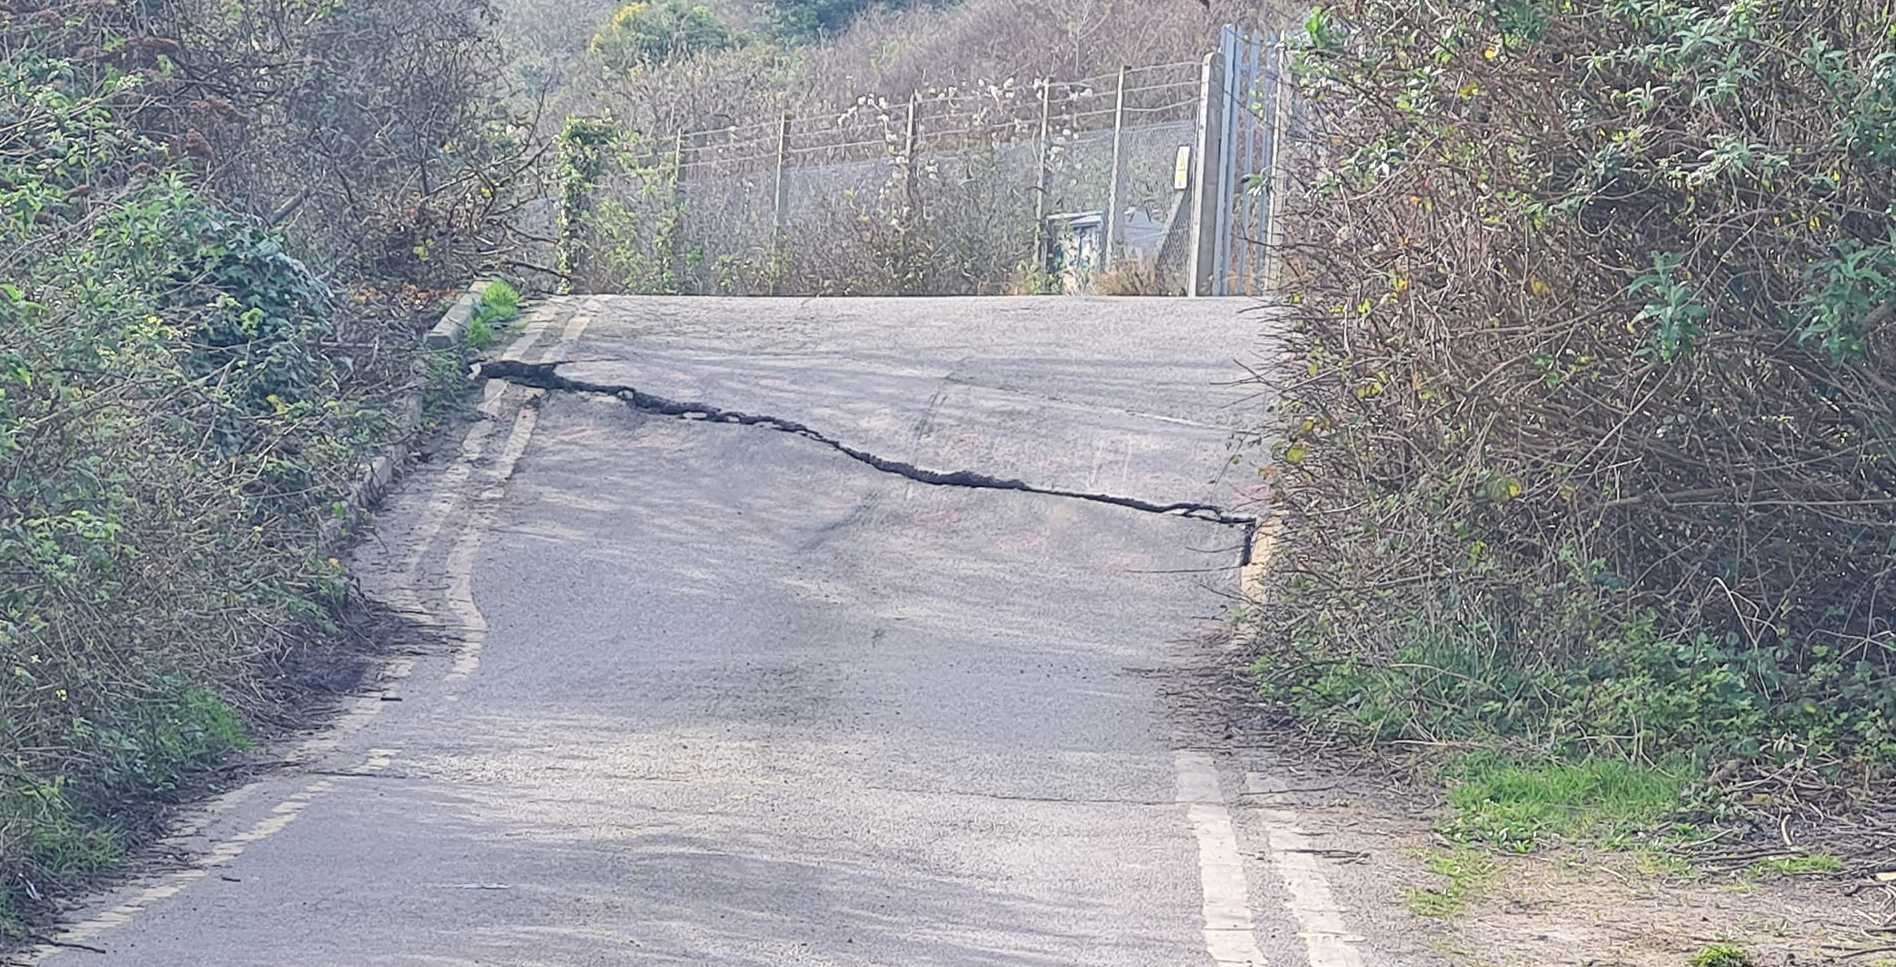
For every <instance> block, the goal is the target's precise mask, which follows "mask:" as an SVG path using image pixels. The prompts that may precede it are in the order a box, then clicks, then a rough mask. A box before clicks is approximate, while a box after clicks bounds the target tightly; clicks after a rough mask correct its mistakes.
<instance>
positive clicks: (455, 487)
mask: <svg viewBox="0 0 1896 967" xmlns="http://www.w3.org/2000/svg"><path fill="white" fill-rule="evenodd" d="M594 305H595V304H593V303H589V304H588V305H587V308H588V309H589V310H590V309H592V308H593V307H594ZM554 315H555V313H552V312H549V311H546V310H544V309H543V310H541V311H539V312H536V313H534V315H533V316H532V317H530V318H529V320H528V323H527V328H526V330H525V331H524V332H523V333H522V334H521V337H520V338H519V339H518V340H516V341H515V343H514V344H513V345H512V346H510V347H508V349H507V351H506V353H504V354H503V356H502V358H504V359H512V360H518V359H521V358H523V357H524V355H525V354H526V352H527V351H528V350H529V349H530V348H531V347H532V346H533V345H535V344H536V343H537V342H538V341H539V339H540V337H541V335H542V334H543V333H544V331H545V330H546V328H547V327H548V326H549V325H550V324H551V322H552V318H553V316H554ZM590 322H591V315H590V312H588V313H581V314H576V315H575V317H574V318H573V319H571V320H569V321H568V323H567V325H566V328H565V330H564V331H563V332H562V334H561V339H560V341H559V344H558V345H557V346H555V347H554V349H553V351H554V352H564V351H567V350H570V349H571V348H572V346H573V344H574V343H576V342H578V340H579V337H580V336H581V335H583V334H584V333H585V331H586V327H587V325H589V324H590ZM549 355H550V354H549ZM509 389H511V387H510V386H508V385H507V384H500V383H489V384H488V385H487V389H486V392H485V397H484V399H483V401H482V404H481V407H480V409H481V412H482V414H483V415H485V416H487V417H488V419H487V420H485V421H483V422H482V423H481V424H480V425H479V426H476V427H474V428H473V429H472V430H470V431H469V432H468V435H467V437H466V438H465V439H464V440H463V441H462V444H461V456H460V459H459V460H457V461H456V462H455V465H454V466H452V467H450V468H448V470H447V471H446V472H445V473H444V474H443V475H442V478H441V480H440V481H439V482H438V484H437V488H436V496H435V497H434V499H433V500H431V501H430V502H429V504H428V507H427V509H426V510H425V511H424V512H423V516H422V523H421V526H420V527H419V528H418V529H417V531H416V533H415V535H414V537H413V538H412V540H411V545H412V546H411V548H410V550H409V553H408V556H407V561H406V566H405V567H404V568H403V570H402V574H401V576H400V578H399V579H398V580H397V582H396V587H394V588H392V589H390V591H389V598H390V602H389V603H390V604H391V605H394V606H395V607H397V608H399V609H402V610H404V611H408V612H410V613H413V614H421V613H422V612H423V611H424V610H425V608H424V605H423V604H422V601H421V597H420V594H419V592H418V591H417V585H418V584H419V581H420V571H421V568H422V564H423V561H424V560H425V559H426V556H427V550H428V547H429V545H431V544H432V543H433V542H434V540H435V538H436V537H438V536H439V535H440V533H441V531H442V530H443V529H444V528H445V527H446V525H447V522H448V520H449V519H450V518H451V516H452V515H453V512H454V510H455V509H456V507H457V505H458V503H459V500H458V499H457V495H458V494H460V493H462V492H463V491H464V489H465V484H466V483H467V481H468V479H469V478H470V477H471V476H472V475H473V472H474V467H475V465H476V464H477V463H478V462H479V461H480V460H481V459H482V458H483V457H484V456H485V455H486V452H487V446H488V444H489V442H490V441H491V439H492V438H493V436H494V434H495V433H496V432H497V431H498V424H497V423H495V422H494V419H495V418H497V417H498V416H499V415H500V414H501V413H502V412H503V410H504V404H505V403H506V402H507V390H509ZM534 392H535V393H537V392H538V391H534ZM537 415H538V414H537V413H535V412H534V411H533V410H531V409H528V408H525V407H523V408H522V409H521V410H520V412H519V413H518V414H517V415H516V419H515V422H514V430H513V433H511V434H510V435H509V436H508V438H507V444H506V446H505V447H504V448H503V450H502V457H501V461H500V466H499V467H497V468H496V474H495V482H496V485H499V484H503V483H505V481H506V480H507V479H508V478H509V477H511V476H512V475H513V468H514V467H515V466H516V465H517V464H518V463H519V460H520V456H521V454H522V453H524V452H525V450H526V446H527V442H528V439H529V438H530V437H531V436H532V433H533V425H534V422H535V419H536V418H537ZM493 493H494V491H493V490H492V489H489V490H487V491H484V492H483V493H482V494H481V495H480V497H481V498H483V499H484V498H488V497H489V496H490V495H492V494H493ZM490 517H491V514H484V515H482V518H481V520H480V521H478V522H476V523H477V525H478V526H473V525H471V526H468V528H467V530H468V531H484V530H485V529H486V528H487V527H489V526H491V523H492V522H491V520H490V519H488V518H490ZM465 537H466V535H465V533H464V534H463V539H465ZM458 546H459V543H458V542H457V547H458ZM474 550H476V551H478V542H476V544H475V547H474ZM451 557H452V555H451ZM468 565H469V570H470V571H471V565H472V553H471V552H470V554H469V555H468ZM458 582H459V578H458V577H457V586H458ZM471 593H472V592H471V583H470V585H469V595H470V597H469V604H470V605H471V603H472V599H471ZM474 615H475V616H476V617H479V611H478V609H476V610H475V611H474ZM481 627H482V629H483V633H484V629H485V620H484V619H483V620H482V621H481ZM478 655H479V651H478V648H476V650H475V651H474V655H473V659H472V660H473V663H475V664H478V661H479V657H478ZM467 660H468V658H467V655H466V654H465V653H464V654H463V655H462V656H461V657H460V658H457V660H456V661H455V664H454V667H453V669H452V670H450V672H449V673H448V678H449V679H450V680H452V679H454V678H455V677H457V676H464V675H465V672H464V671H463V667H464V663H465V662H466V661H467ZM414 670H415V659H413V658H399V659H395V660H392V661H390V662H388V663H387V664H385V665H384V666H383V668H382V673H381V676H380V681H381V682H382V683H383V684H384V685H393V684H394V683H398V682H401V681H402V680H404V679H406V678H408V677H409V676H410V675H411V674H413V673H414ZM467 670H469V671H471V667H470V668H468V669H467ZM388 691H389V689H388V688H383V689H381V690H378V691H377V692H375V693H374V694H369V695H360V696H357V697H356V698H355V699H354V700H353V701H351V702H350V703H349V705H348V708H347V709H346V711H344V712H343V714H342V715H341V716H340V717H339V718H337V719H336V721H335V722H333V723H331V724H330V726H329V727H328V728H326V729H324V730H323V732H322V733H321V734H319V735H315V736H312V737H310V738H309V739H306V740H305V741H303V742H302V743H300V744H298V745H297V747H296V748H295V750H294V751H293V753H292V754H291V756H290V758H291V759H292V760H293V761H296V762H299V763H308V762H312V761H315V760H317V759H320V758H322V757H323V756H326V755H328V754H330V753H333V752H335V751H336V749H337V748H338V746H339V745H340V744H341V742H342V740H343V739H344V738H346V737H347V736H349V735H352V734H354V733H356V732H359V731H361V729H362V727H363V726H365V725H367V724H368V723H369V721H370V720H372V719H373V718H375V716H377V715H379V714H381V712H382V710H383V709H384V708H386V707H388V703H387V702H385V701H384V700H383V696H384V695H385V694H387V693H388ZM393 756H394V753H393V752H391V751H389V750H387V749H371V750H369V752H368V757H367V759H366V760H365V761H364V762H363V764H362V765H361V766H360V767H359V768H358V770H357V771H358V772H360V773H365V774H367V773H376V772H381V771H382V770H384V769H386V768H388V765H389V763H390V762H391V761H392V759H393ZM261 788H263V786H262V782H261V781H259V782H256V783H252V784H250V785H247V786H243V787H241V788H239V789H236V790H233V791H232V792H230V793H227V794H225V795H223V796H220V797H218V798H217V799H215V800H213V801H212V802H211V803H210V804H209V805H208V806H206V807H205V808H204V809H203V810H201V811H200V813H199V815H198V816H197V817H196V818H195V819H193V820H191V821H190V822H189V823H187V825H185V826H184V827H181V828H180V829H178V830H177V831H176V832H174V833H173V834H172V835H171V836H169V837H167V838H166V839H165V842H166V843H171V844H181V843H182V842H184V841H185V840H189V839H191V838H194V837H196V836H197V835H199V834H200V833H201V832H202V831H203V830H204V829H205V828H206V827H207V826H209V824H210V823H211V822H212V821H213V820H215V819H216V818H217V817H218V816H220V815H222V814H224V813H226V812H229V811H230V810H232V809H233V808H234V807H236V806H237V805H238V804H240V803H242V802H244V801H245V800H248V799H251V798H253V797H254V796H255V794H256V792H257V790H259V789H261ZM335 788H336V781H335V780H333V779H320V780H317V781H315V782H311V783H310V784H308V785H306V786H304V787H303V788H302V789H301V790H299V791H297V792H296V793H294V794H292V795H291V796H290V797H289V798H287V799H285V800H284V801H282V802H280V803H278V804H276V805H275V806H273V807H271V809H270V812H269V813H268V814H267V815H265V816H264V817H263V818H262V819H260V820H258V821H257V822H256V823H255V824H254V825H252V826H251V827H250V828H249V829H247V830H245V831H243V832H241V833H238V834H237V835H235V836H232V837H230V838H228V839H225V840H223V841H221V842H219V843H218V844H217V845H215V846H213V847H212V848H211V849H210V850H209V852H208V853H206V854H205V855H204V857H203V858H202V859H201V860H199V861H198V862H197V864H196V865H194V866H193V867H192V868H190V869H185V870H178V871H175V872H173V873H170V874H167V875H165V876H164V877H162V878H161V879H160V880H159V881H158V882H157V883H155V884H153V885H151V886H149V887H146V888H145V889H143V890H140V891H139V892H138V893H136V894H134V895H133V896H132V897H131V898H130V899H127V900H126V901H125V902H123V903H120V904H119V905H118V906H115V907H113V908H112V909H110V910H107V911H105V912H103V913H100V914H98V915H96V916H93V917H90V918H88V919H86V920H83V921H81V922H79V923H75V924H73V925H71V926H69V927H67V928H66V929H64V930H61V931H60V932H59V935H58V936H57V937H56V938H54V939H56V940H58V941H59V942H60V943H64V944H90V943H91V942H92V941H94V940H95V939H96V938H98V937H99V936H100V935H101V934H103V933H105V932H107V931H109V930H111V929H113V928H115V927H118V926H120V925H123V924H125V923H127V922H129V921H130V920H131V919H132V918H133V917H134V916H136V915H137V914H139V913H140V912H142V911H144V910H145V909H147V908H148V907H151V906H152V905H154V904H156V903H158V902H160V901H162V900H167V899H170V898H171V897H174V896H177V895H178V894H179V893H182V892H184V890H185V889H186V888H188V887H189V886H190V885H191V884H193V883H195V882H197V881H199V880H202V879H204V878H205V877H206V876H208V875H209V874H210V871H211V870H213V869H215V868H217V867H219V866H223V865H225V864H228V863H230V862H232V861H233V860H235V859H237V857H239V856H241V855H243V853H244V850H246V849H248V848H249V847H250V845H251V844H252V843H256V842H259V841H261V840H264V839H267V838H269V837H271V836H274V835H276V834H277V833H279V832H282V831H283V830H284V829H285V828H287V827H288V826H289V825H290V824H291V823H293V822H295V821H296V819H297V817H298V816H301V815H302V814H303V811H304V810H305V809H308V808H309V806H310V805H311V804H312V803H314V802H315V801H316V800H317V799H319V798H321V797H322V796H324V795H325V794H327V793H329V792H330V791H332V790H334V789H335ZM70 949H71V948H68V947H60V946H57V945H54V944H42V945H40V946H38V947H35V948H33V949H32V950H30V951H28V952H27V953H26V955H25V963H28V964H39V963H41V962H43V961H45V960H47V959H49V958H51V957H54V956H56V955H58V954H60V953H63V952H67V951H69V950H70Z"/></svg>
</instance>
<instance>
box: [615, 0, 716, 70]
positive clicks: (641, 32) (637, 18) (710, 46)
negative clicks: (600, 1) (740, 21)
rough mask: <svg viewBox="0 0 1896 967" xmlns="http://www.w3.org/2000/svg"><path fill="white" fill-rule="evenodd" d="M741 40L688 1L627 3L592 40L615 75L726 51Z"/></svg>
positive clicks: (711, 15)
mask: <svg viewBox="0 0 1896 967" xmlns="http://www.w3.org/2000/svg"><path fill="white" fill-rule="evenodd" d="M737 44H738V37H737V35H736V34H735V33H733V32H732V30H731V28H730V27H728V26H725V24H724V22H723V21H721V20H719V19H718V17H717V15H716V14H714V13H712V12H711V11H710V10H708V9H706V8H705V7H703V6H701V5H699V4H694V3H688V2H686V0H659V2H657V3H628V4H626V5H625V6H623V7H620V8H619V10H618V12H617V13H614V14H613V15H612V18H611V19H610V20H607V21H606V25H605V26H604V27H601V28H600V29H599V33H598V34H596V35H595V36H594V37H593V41H592V52H593V54H594V55H595V56H597V57H599V58H600V60H602V61H604V62H605V64H606V66H607V67H609V68H611V69H612V70H615V71H627V70H631V69H633V68H635V67H649V66H651V65H653V64H663V63H666V62H667V61H673V60H677V59H678V58H680V57H685V56H688V55H691V54H701V53H707V52H711V51H719V50H726V49H729V48H731V47H735V46H737Z"/></svg>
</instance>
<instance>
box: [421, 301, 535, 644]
mask: <svg viewBox="0 0 1896 967" xmlns="http://www.w3.org/2000/svg"><path fill="white" fill-rule="evenodd" d="M557 308H558V306H557V305H547V306H542V307H540V308H539V309H536V310H535V311H534V312H533V313H532V315H530V316H528V317H527V325H526V329H525V330H524V331H522V332H521V334H520V338H518V339H516V340H514V341H513V344H512V345H510V346H508V347H507V350H506V352H503V353H501V356H500V358H502V359H505V360H509V361H512V362H520V361H522V360H524V359H525V358H526V354H527V352H528V351H529V350H531V349H532V348H533V347H534V346H536V345H538V344H539V342H540V337H541V336H542V335H543V334H545V332H546V330H547V328H548V327H550V326H551V325H552V324H553V319H554V317H555V316H556V315H557V313H556V312H555V311H554V310H556V309H557ZM488 386H489V389H488V391H487V395H486V397H485V398H484V399H483V400H482V403H481V410H482V412H483V414H486V415H490V416H491V415H493V414H490V413H488V410H489V408H490V407H493V406H494V405H495V403H496V402H497V395H498V391H499V390H501V389H505V386H504V385H497V384H493V383H490V384H488ZM498 412H499V410H498V409H495V410H493V413H498ZM497 431H498V426H497V425H496V424H495V423H494V421H493V420H492V419H488V420H483V421H481V423H480V424H479V425H477V426H475V427H474V428H472V429H470V430H469V431H468V433H467V436H466V437H464V438H463V439H462V440H461V458H460V459H459V460H456V461H455V462H454V465H453V466H451V467H449V468H448V469H447V470H445V471H443V472H442V475H441V479H440V480H439V481H437V482H436V484H435V490H434V494H433V496H432V498H431V499H430V500H429V501H428V506H427V507H426V508H425V509H424V510H423V511H422V514H421V526H420V527H417V528H416V529H415V533H414V534H413V535H412V536H411V537H410V539H409V547H408V554H407V557H406V559H405V560H406V563H405V564H404V565H403V567H402V570H401V574H400V575H398V576H397V577H396V580H395V584H394V587H392V588H390V589H389V590H388V592H387V594H388V603H389V605H390V606H391V607H393V608H395V610H397V611H400V612H402V613H404V614H410V615H421V614H424V613H426V611H427V606H426V605H424V604H423V603H422V600H421V592H420V590H419V587H420V584H421V568H422V564H423V563H424V562H425V561H426V560H427V557H428V549H429V548H430V547H433V546H434V542H435V539H436V538H438V537H440V536H441V531H442V530H443V529H444V528H445V527H446V526H447V522H448V520H449V519H450V517H452V516H453V514H454V511H455V510H456V509H458V508H459V507H460V505H461V501H462V495H463V494H464V493H465V492H466V489H467V487H466V484H467V479H468V477H470V476H472V475H473V472H474V464H475V463H476V462H478V461H479V460H480V458H481V457H482V456H483V455H484V454H485V453H486V451H487V444H488V442H489V441H490V440H491V439H492V438H493V436H494V434H495V433H496V432H497Z"/></svg>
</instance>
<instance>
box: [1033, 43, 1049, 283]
mask: <svg viewBox="0 0 1896 967" xmlns="http://www.w3.org/2000/svg"><path fill="white" fill-rule="evenodd" d="M1052 131H1053V78H1051V77H1046V78H1042V79H1041V81H1040V144H1039V147H1038V150H1037V151H1036V155H1037V156H1038V158H1039V159H1040V160H1039V165H1038V166H1037V170H1036V172H1035V174H1034V271H1035V272H1036V273H1039V272H1044V271H1046V268H1047V245H1048V243H1049V242H1050V241H1051V240H1050V239H1049V238H1048V237H1047V180H1048V171H1047V164H1048V158H1047V152H1048V151H1049V150H1050V149H1051V148H1052V146H1053V145H1052V139H1051V134H1052Z"/></svg>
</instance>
